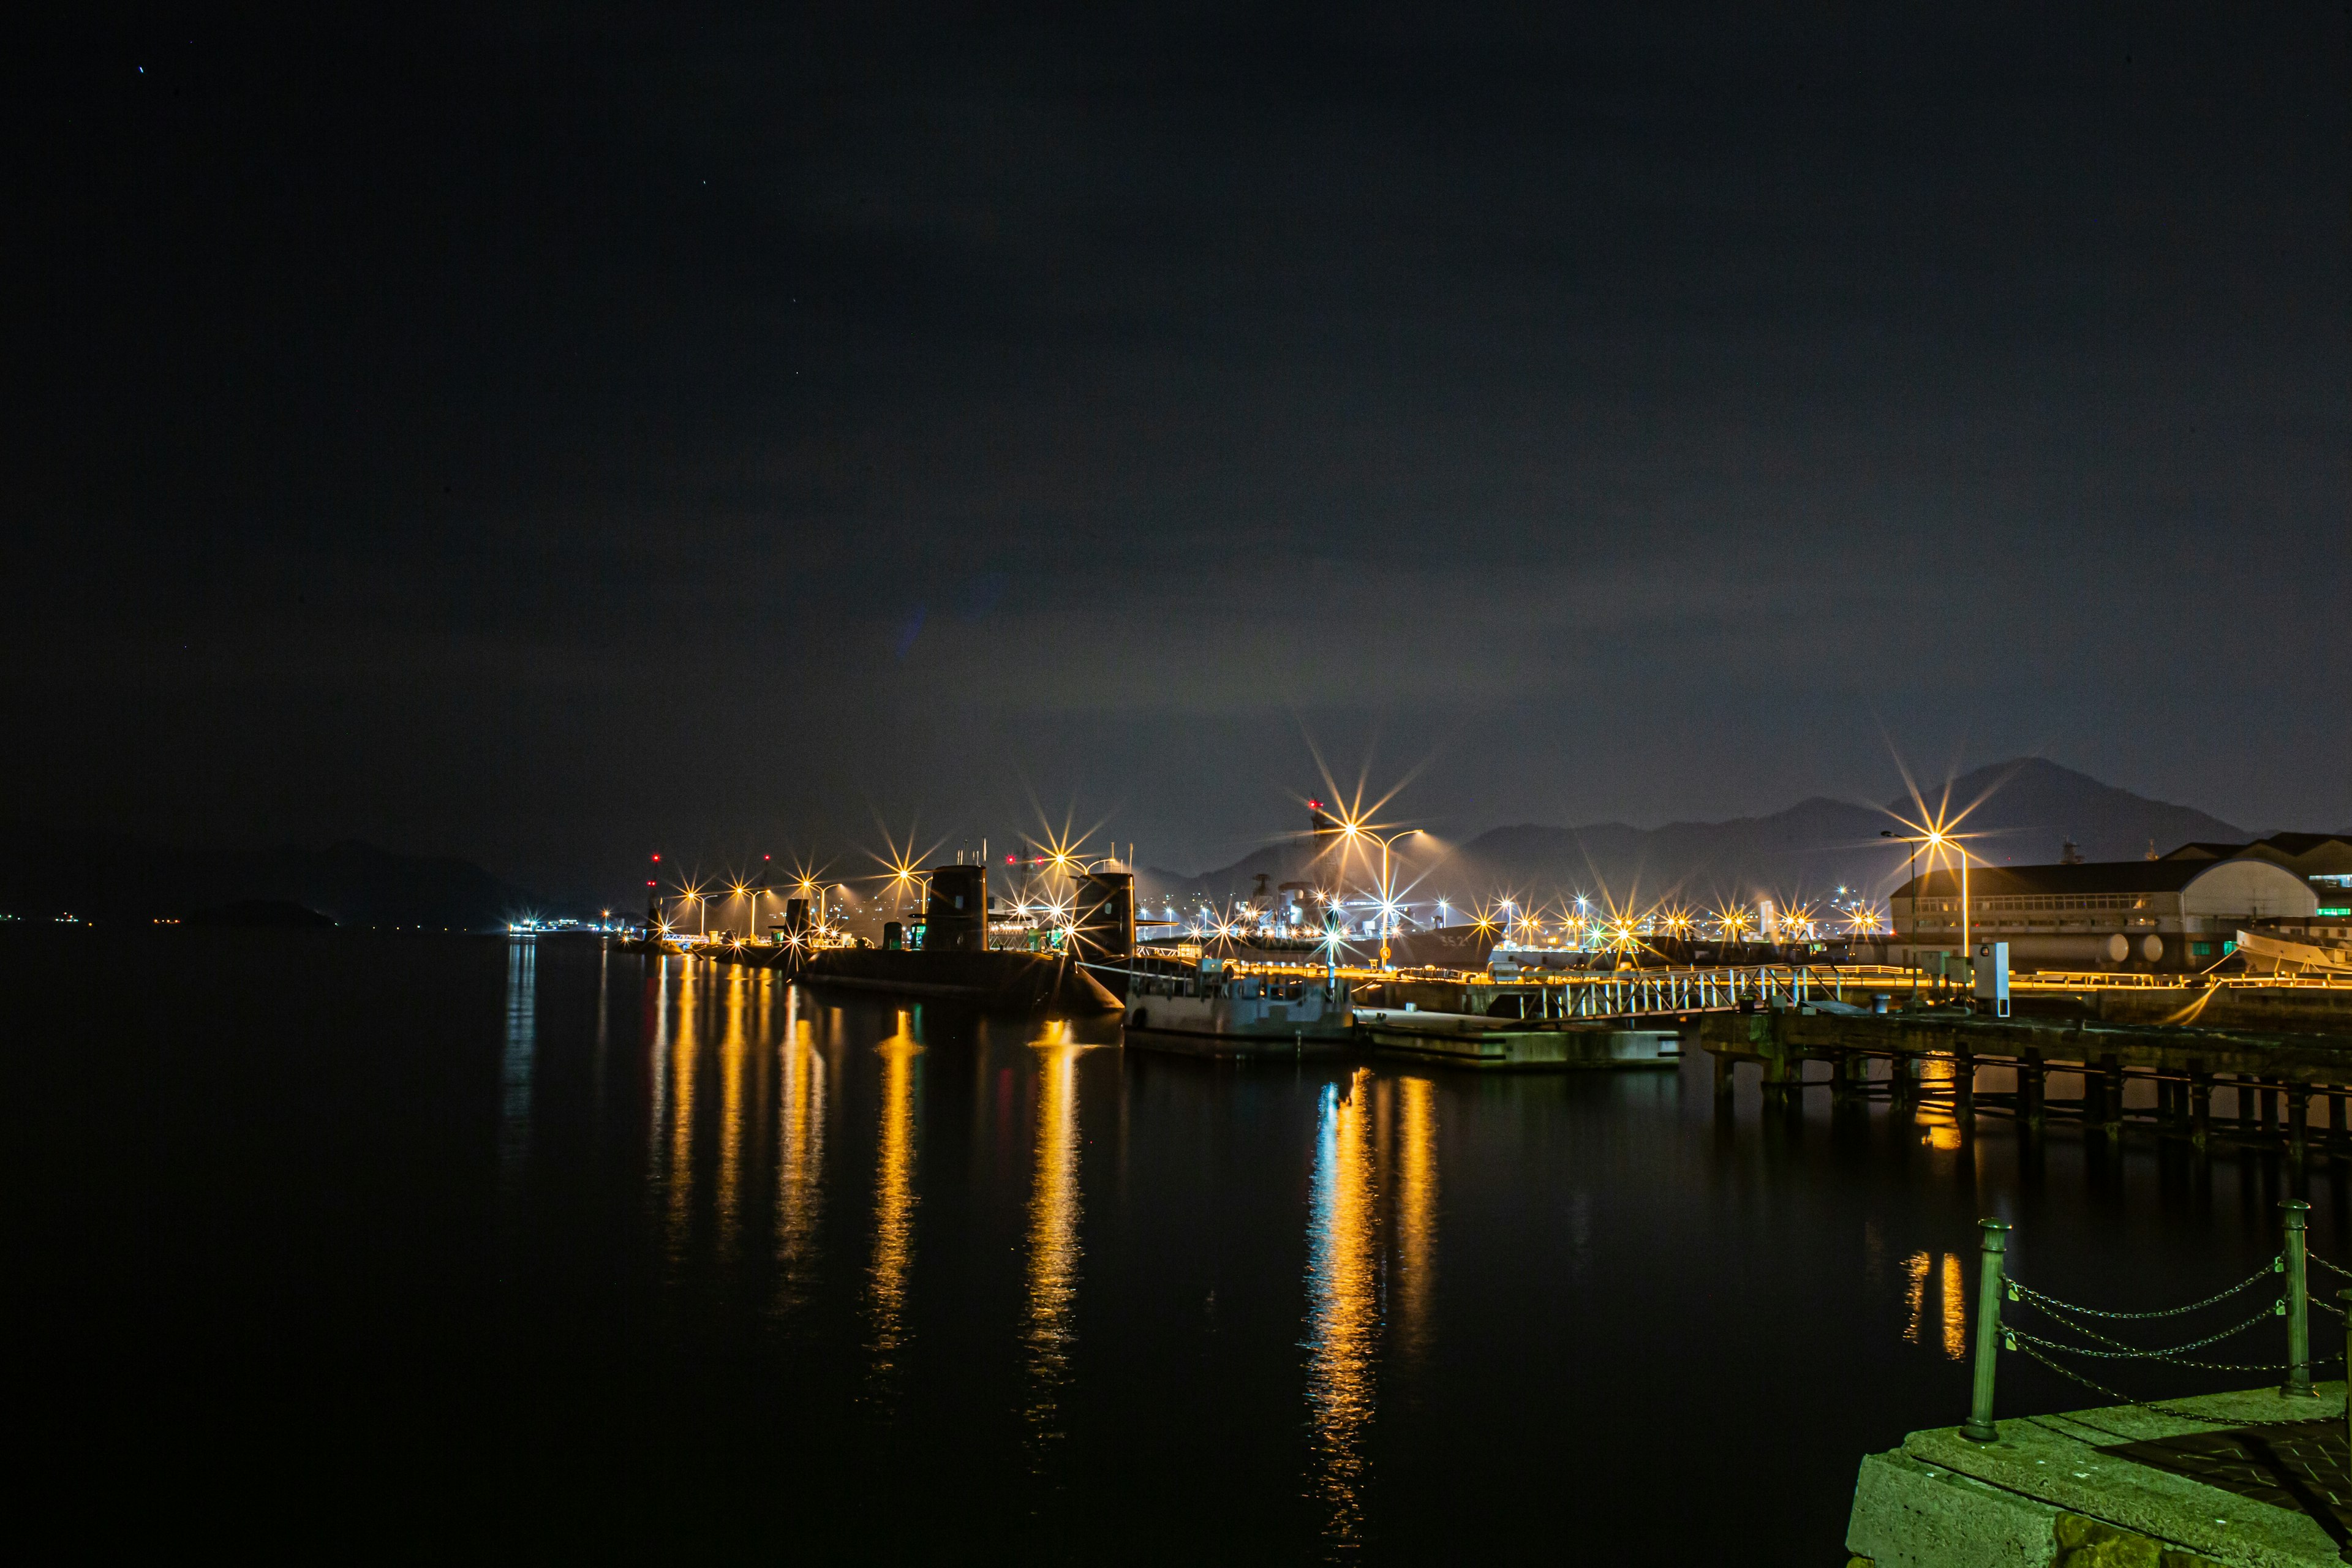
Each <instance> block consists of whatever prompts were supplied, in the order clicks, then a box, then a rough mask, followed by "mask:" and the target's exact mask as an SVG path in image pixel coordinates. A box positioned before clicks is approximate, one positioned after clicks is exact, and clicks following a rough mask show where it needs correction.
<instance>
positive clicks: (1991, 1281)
mask: <svg viewBox="0 0 2352 1568" xmlns="http://www.w3.org/2000/svg"><path fill="white" fill-rule="evenodd" d="M1981 1224H1982V1226H1983V1230H1984V1245H1983V1257H1984V1268H1983V1273H1982V1275H1981V1277H1980V1278H1979V1282H1978V1285H1977V1380H1976V1389H1975V1391H1974V1394H1972V1396H1971V1397H1970V1399H1969V1418H1968V1420H1967V1421H1965V1422H1963V1423H1962V1424H1961V1426H1960V1436H1963V1437H1966V1438H1967V1439H1969V1441H1970V1442H1972V1443H1990V1442H1991V1441H1992V1440H1993V1439H1994V1438H1996V1437H1998V1436H2000V1433H1999V1432H1997V1431H1995V1430H1994V1429H1993V1424H1992V1378H1993V1373H1994V1371H1995V1370H1996V1368H1997V1366H1998V1358H1999V1357H2000V1285H2001V1257H2002V1255H2003V1254H2004V1253H2006V1252H2008V1250H2009V1222H2008V1221H2007V1220H2000V1219H1989V1220H1985V1221H1982V1222H1981Z"/></svg>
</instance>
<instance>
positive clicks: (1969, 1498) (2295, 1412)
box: [1845, 1383, 2352, 1568]
mask: <svg viewBox="0 0 2352 1568" xmlns="http://www.w3.org/2000/svg"><path fill="white" fill-rule="evenodd" d="M1994 1430H1995V1433H1996V1436H1995V1438H1994V1440H1992V1441H1991V1442H1977V1441H1974V1440H1972V1439H1970V1438H1969V1436H1966V1434H1965V1433H1963V1432H1962V1430H1961V1429H1960V1428H1959V1427H1958V1426H1939V1427H1934V1428H1931V1429H1929V1430H1927V1431H1923V1432H1913V1433H1911V1434H1910V1435H1908V1436H1906V1437H1905V1438H1904V1439H1903V1444H1902V1446H1901V1447H1897V1448H1893V1449H1890V1450H1888V1451H1887V1452H1885V1453H1881V1454H1872V1455H1870V1456H1869V1457H1868V1458H1864V1460H1863V1461H1862V1468H1861V1472H1860V1474H1859V1475H1858V1476H1857V1477H1856V1478H1855V1481H1854V1490H1853V1514H1852V1515H1851V1517H1850V1519H1849V1521H1848V1523H1847V1527H1846V1539H1845V1546H1846V1551H1847V1552H1849V1553H1850V1554H1851V1555H1850V1556H1849V1558H1848V1559H1847V1561H1848V1564H1849V1568H1979V1565H1981V1568H1992V1565H1994V1564H2000V1565H2001V1568H2093V1565H2102V1568H2104V1565H2105V1564H2125V1563H2129V1564H2135V1565H2137V1564H2145V1565H2146V1568H2204V1565H2211V1564H2227V1565H2229V1568H2306V1565H2307V1568H2322V1565H2323V1564H2325V1565H2327V1568H2335V1565H2336V1564H2337V1563H2339V1562H2340V1561H2341V1558H2340V1557H2339V1552H2340V1551H2341V1550H2342V1542H2344V1541H2345V1540H2346V1538H2347V1537H2346V1520H2347V1505H2352V1495H2347V1494H2352V1484H2347V1475H2346V1470H2345V1459H2346V1446H2345V1423H2344V1385H2343V1384H2340V1383H2320V1384H2314V1385H2313V1388H2312V1392H2311V1394H2308V1395H2304V1396H2300V1397H2291V1396H2289V1395H2286V1394H2281V1393H2279V1392H2278V1390H2277V1389H2275V1388H2261V1389H2249V1390H2245V1391H2243V1392H2240V1393H2234V1394H2205V1395H2200V1396H2198V1397H2193V1398H2188V1399H2177V1400H2168V1401H2167V1402H2165V1405H2164V1408H2163V1409H2162V1410H2160V1411H2159V1410H2154V1409H2150V1408H2148V1407H2147V1406H2145V1405H2110V1406H2106V1407H2104V1408H2099V1409H2092V1410H2074V1411H2067V1412H2064V1413H2063V1414H2060V1415H2026V1416H2019V1417H2016V1418H2013V1419H2011V1420H2004V1421H1999V1422H1996V1423H1994Z"/></svg>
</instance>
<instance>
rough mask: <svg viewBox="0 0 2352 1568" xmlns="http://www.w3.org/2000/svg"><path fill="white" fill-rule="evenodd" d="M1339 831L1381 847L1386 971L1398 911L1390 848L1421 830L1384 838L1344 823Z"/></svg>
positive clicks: (1383, 948) (1355, 824)
mask: <svg viewBox="0 0 2352 1568" xmlns="http://www.w3.org/2000/svg"><path fill="white" fill-rule="evenodd" d="M1339 831H1340V833H1341V834H1342V835H1344V836H1345V837H1349V838H1369V839H1370V840H1371V841H1372V842H1373V843H1375V844H1377V845H1379V846H1380V847H1381V968H1382V969H1386V968H1387V967H1388V966H1389V931H1390V930H1391V927H1393V926H1394V924H1395V914H1394V910H1395V909H1396V896H1395V894H1394V893H1393V892H1392V891H1391V889H1390V888H1389V846H1391V844H1394V843H1395V842H1396V841H1397V840H1398V839H1400V838H1410V837H1412V836H1413V835H1414V834H1416V833H1418V832H1420V831H1421V829H1420V828H1418V827H1408V828H1406V829H1405V830H1404V831H1403V832H1402V833H1391V834H1390V835H1389V836H1388V837H1385V838H1383V837H1381V836H1380V835H1379V834H1377V833H1373V832H1370V831H1368V830H1367V829H1365V828H1364V827H1363V826H1360V824H1357V823H1353V822H1343V823H1341V824H1340V825H1339Z"/></svg>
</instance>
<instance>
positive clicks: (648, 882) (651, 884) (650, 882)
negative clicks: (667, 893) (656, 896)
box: [646, 880, 654, 888]
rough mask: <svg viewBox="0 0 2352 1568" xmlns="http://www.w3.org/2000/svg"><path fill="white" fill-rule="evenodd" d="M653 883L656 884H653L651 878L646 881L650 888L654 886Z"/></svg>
mask: <svg viewBox="0 0 2352 1568" xmlns="http://www.w3.org/2000/svg"><path fill="white" fill-rule="evenodd" d="M653 885H654V884H653V882H652V881H651V880H648V881H647V882H646V887H648V888H650V887H652V886H653Z"/></svg>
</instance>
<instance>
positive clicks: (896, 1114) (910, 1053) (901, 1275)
mask: <svg viewBox="0 0 2352 1568" xmlns="http://www.w3.org/2000/svg"><path fill="white" fill-rule="evenodd" d="M874 1049H875V1051H876V1053H877V1054H878V1055H879V1056H880V1057H881V1058H882V1136H881V1141H880V1148H879V1151H878V1152H877V1156H876V1161H875V1173H874V1262H873V1265H872V1267H871V1268H869V1269H868V1270H867V1272H866V1287H867V1289H866V1294H867V1304H868V1309H869V1310H870V1311H871V1313H872V1324H873V1346H872V1348H873V1353H874V1371H875V1373H876V1375H877V1376H880V1377H887V1376H888V1375H889V1374H890V1373H892V1372H893V1371H895V1370H896V1368H897V1365H898V1359H897V1358H898V1352H899V1351H900V1350H902V1349H903V1348H904V1347H905V1344H906V1330H905V1317H906V1306H907V1266H908V1262H909V1261H910V1260H911V1259H912V1258H913V1256H914V1248H915V1058H917V1057H918V1056H920V1055H921V1054H922V1049H923V1047H921V1046H919V1045H918V1044H917V1043H916V1041H915V1037H914V1035H913V1034H912V1032H911V1031H910V1029H909V1027H908V1015H907V1014H906V1013H905V1012H904V1011H901V1012H900V1013H899V1014H898V1029H897V1030H896V1032H894V1033H893V1034H892V1035H891V1036H890V1037H889V1038H888V1039H887V1040H884V1041H883V1042H882V1043H881V1044H879V1045H877V1046H876V1047H874Z"/></svg>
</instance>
